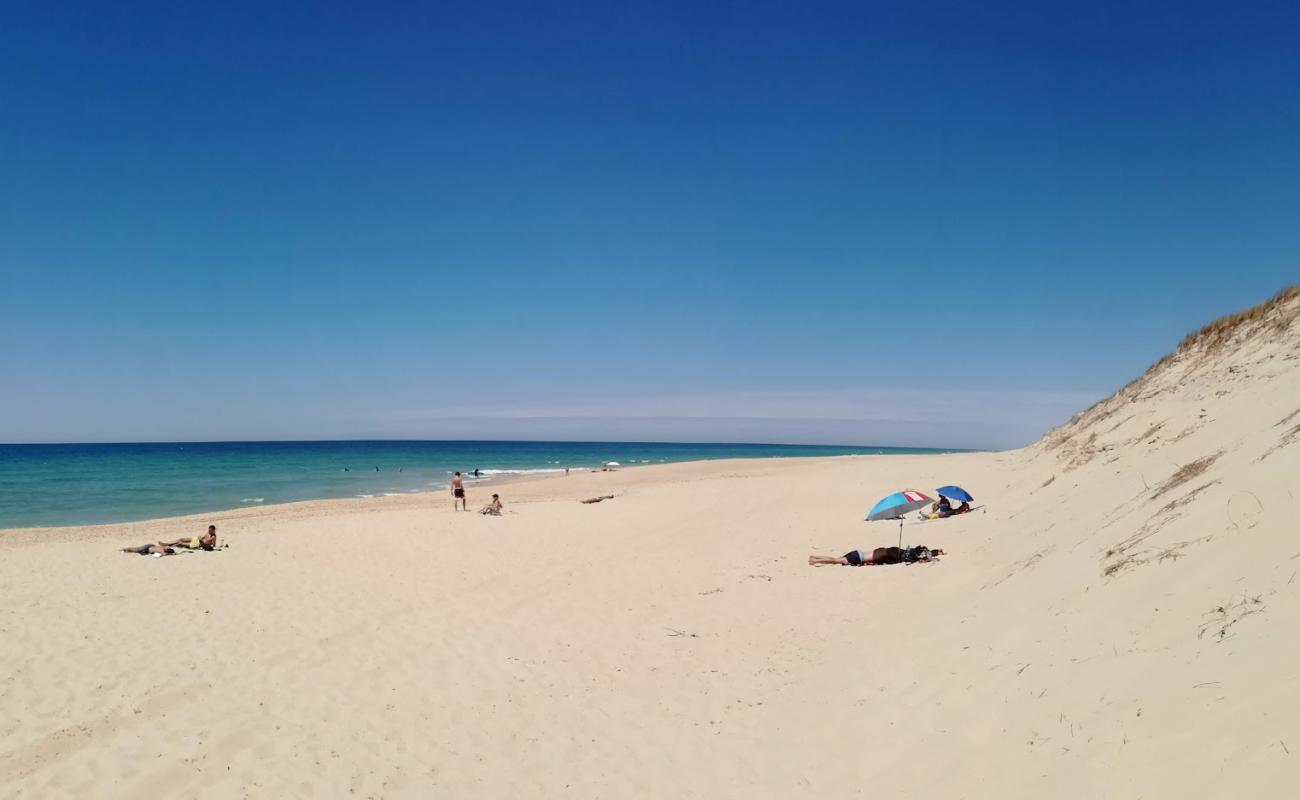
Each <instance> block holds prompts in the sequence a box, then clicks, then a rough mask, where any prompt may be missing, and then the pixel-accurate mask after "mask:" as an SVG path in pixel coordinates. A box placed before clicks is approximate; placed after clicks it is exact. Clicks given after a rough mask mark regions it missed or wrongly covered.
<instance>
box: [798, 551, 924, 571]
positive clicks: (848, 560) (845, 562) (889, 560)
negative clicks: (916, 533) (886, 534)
mask: <svg viewBox="0 0 1300 800" xmlns="http://www.w3.org/2000/svg"><path fill="white" fill-rule="evenodd" d="M941 555H944V552H943V551H942V550H930V549H929V548H926V547H908V548H902V547H877V548H876V549H875V550H872V551H870V552H868V551H866V550H850V551H849V552H847V553H845V554H844V555H842V556H838V557H836V556H818V555H811V556H808V564H809V565H811V566H814V567H823V566H826V565H828V564H839V565H840V566H844V567H874V566H877V565H880V564H904V563H907V564H918V563H925V562H927V561H931V560H933V559H934V558H935V557H936V556H941Z"/></svg>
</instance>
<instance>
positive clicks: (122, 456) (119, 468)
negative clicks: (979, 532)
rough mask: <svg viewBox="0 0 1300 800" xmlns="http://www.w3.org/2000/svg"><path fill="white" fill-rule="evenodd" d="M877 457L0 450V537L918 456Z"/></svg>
mask: <svg viewBox="0 0 1300 800" xmlns="http://www.w3.org/2000/svg"><path fill="white" fill-rule="evenodd" d="M927 452H941V451H936V450H917V449H905V448H889V447H823V446H815V445H807V446H804V445H770V444H665V443H636V442H463V441H462V442H422V441H411V442H402V441H376V442H355V441H349V442H187V443H156V444H0V528H14V527H29V526H45V525H88V524H97V523H106V522H126V521H132V520H141V519H153V518H156V517H167V516H176V515H180V514H197V513H202V512H208V511H220V510H224V509H230V508H240V507H243V506H249V505H269V504H272V503H288V502H293V501H296V500H318V499H324V498H332V497H368V496H374V495H382V494H401V493H408V492H420V491H428V490H431V489H434V488H438V487H445V486H447V483H448V480H449V479H450V476H451V473H452V472H453V471H454V470H460V471H462V472H469V471H471V470H474V469H476V468H477V469H479V470H480V471H481V472H482V473H483V475H484V476H485V478H486V479H487V480H490V479H491V477H492V476H496V475H508V474H522V473H532V472H537V473H541V472H549V471H560V472H562V471H564V469H565V468H566V467H570V468H574V469H581V468H589V467H599V466H600V465H602V464H604V463H606V462H609V461H617V462H619V463H620V464H621V465H622V466H623V467H635V466H637V465H641V464H656V463H666V462H674V461H698V460H704V459H717V458H770V457H782V456H836V455H852V454H866V453H877V454H883V453H927Z"/></svg>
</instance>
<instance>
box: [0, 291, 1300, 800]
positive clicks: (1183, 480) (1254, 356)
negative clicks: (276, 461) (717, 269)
mask: <svg viewBox="0 0 1300 800" xmlns="http://www.w3.org/2000/svg"><path fill="white" fill-rule="evenodd" d="M1298 314H1300V293H1296V292H1294V291H1293V292H1292V293H1291V294H1290V295H1287V296H1286V297H1284V298H1283V299H1281V300H1280V301H1278V302H1275V303H1273V304H1271V305H1269V306H1267V307H1265V308H1263V309H1262V310H1259V311H1257V312H1254V313H1253V314H1249V315H1245V316H1244V317H1243V318H1241V319H1238V320H1235V321H1232V322H1230V323H1224V324H1223V325H1220V326H1219V327H1218V328H1211V329H1207V333H1206V334H1205V335H1204V336H1202V337H1201V338H1198V339H1194V340H1192V341H1189V342H1188V343H1187V344H1185V345H1184V347H1183V348H1182V349H1181V350H1180V351H1179V352H1178V354H1176V355H1175V356H1174V357H1173V358H1171V359H1169V360H1167V361H1166V362H1163V363H1162V364H1160V365H1158V366H1157V367H1156V368H1154V369H1153V370H1152V372H1150V373H1149V374H1148V375H1147V376H1146V377H1144V378H1143V379H1142V380H1140V381H1138V382H1136V383H1135V384H1134V385H1132V386H1130V387H1128V388H1126V389H1125V390H1123V391H1121V392H1120V393H1118V394H1117V395H1116V396H1114V397H1113V398H1111V399H1110V400H1108V401H1105V402H1103V403H1102V404H1099V405H1098V406H1097V407H1095V408H1093V409H1091V410H1089V411H1088V412H1087V413H1084V414H1081V415H1080V416H1079V417H1077V418H1076V419H1074V420H1073V421H1071V422H1069V423H1068V424H1066V425H1064V426H1062V427H1061V428H1058V429H1057V430H1055V431H1053V432H1051V433H1049V434H1048V435H1047V436H1046V437H1045V438H1044V439H1043V440H1042V441H1040V442H1039V443H1037V444H1036V445H1034V446H1032V447H1029V448H1026V449H1023V450H1019V451H1014V452H1003V453H972V454H955V455H943V456H864V457H852V458H830V459H791V460H754V461H719V462H701V463H691V464H680V465H665V466H649V467H642V468H636V469H626V470H621V471H618V472H608V473H574V474H572V475H569V476H554V477H546V478H540V479H533V480H527V481H518V482H513V483H507V484H502V485H501V488H500V490H499V491H500V492H501V494H502V495H503V500H504V502H505V504H506V509H507V513H506V515H505V516H503V517H501V518H490V517H483V516H479V515H477V514H455V513H452V510H451V502H450V499H449V498H448V497H447V496H446V495H445V494H442V493H438V494H427V495H414V496H409V497H387V498H375V499H370V500H347V501H322V502H311V503H301V504H294V505H287V506H277V507H268V508H253V509H243V510H238V511H230V512H224V513H217V514H207V515H202V516H195V517H189V518H183V519H170V520H157V521H151V522H147V523H139V524H124V525H112V526H101V527H86V528H58V529H48V530H16V531H5V532H2V533H0V797H14V798H49V797H78V798H89V797H112V798H160V797H187V798H225V797H266V798H284V797H295V798H305V797H347V796H354V795H355V796H359V797H402V798H405V797H410V798H417V797H419V798H423V797H519V798H537V797H578V798H596V797H601V798H624V797H681V798H730V797H736V798H740V797H744V798H754V797H763V798H791V797H817V798H840V797H845V798H848V797H872V798H892V797H899V798H963V797H968V798H984V797H987V798H1006V797H1078V798H1098V797H1115V798H1120V797H1123V798H1139V797H1141V798H1148V799H1149V798H1187V797H1204V798H1241V797H1261V798H1262V797H1291V796H1295V795H1296V794H1297V792H1300V658H1298V656H1300V640H1297V638H1296V633H1295V632H1296V631H1297V630H1298V629H1300V577H1298V575H1300V540H1298V539H1297V533H1298V532H1300V526H1298V525H1297V523H1296V519H1297V514H1296V507H1297V503H1300V498H1297V497H1296V495H1295V492H1296V476H1297V475H1300V322H1297V315H1298ZM947 483H957V484H960V485H962V486H965V487H967V488H968V489H970V491H971V492H972V493H973V494H974V495H975V496H976V498H977V500H978V502H979V503H981V504H983V505H984V506H985V509H984V510H983V511H981V512H977V513H974V514H969V515H965V516H961V517H957V518H953V519H949V520H937V521H929V522H924V523H914V522H910V521H909V523H908V524H907V525H906V526H905V527H904V531H903V539H904V543H905V544H926V545H929V546H931V547H942V548H944V549H945V550H947V551H948V555H947V556H946V557H944V558H943V559H941V560H940V561H939V562H938V563H931V564H921V565H907V566H904V565H894V566H878V567H864V568H848V567H838V566H831V567H820V568H814V567H810V566H809V565H808V564H807V557H808V555H809V553H813V552H816V553H825V554H831V555H839V554H842V553H844V552H845V551H847V550H850V549H857V548H871V547H877V546H888V545H892V544H895V543H896V542H897V539H898V525H897V524H896V523H889V522H880V523H866V522H864V521H863V517H864V516H865V514H866V511H867V510H868V509H869V508H870V507H871V505H872V504H873V503H874V502H875V501H876V500H878V499H879V498H880V497H882V496H884V495H886V494H888V493H890V492H893V491H896V490H899V489H903V488H912V487H914V488H917V489H921V490H923V491H927V492H929V491H933V489H934V487H936V486H939V485H942V484H947ZM595 495H613V498H612V499H610V500H606V501H604V502H602V503H599V504H591V505H584V504H581V503H579V502H578V500H580V499H582V498H587V497H591V496H595ZM487 499H488V492H487V491H486V490H485V489H484V488H482V487H475V488H473V489H471V492H470V507H471V509H474V508H477V507H478V506H481V505H482V504H483V503H485V502H487ZM209 523H212V524H216V525H218V526H219V532H220V535H221V537H222V540H223V541H226V542H229V544H230V548H229V549H227V550H224V551H221V552H215V553H194V554H186V555H181V556H178V557H169V558H159V559H154V558H144V557H137V556H133V555H126V554H123V553H120V552H117V548H121V547H124V546H127V545H134V544H140V543H143V542H147V541H153V540H157V539H159V538H163V537H166V538H175V537H179V536H182V535H191V534H194V533H197V532H200V531H201V530H202V529H203V527H205V526H206V525H207V524H209Z"/></svg>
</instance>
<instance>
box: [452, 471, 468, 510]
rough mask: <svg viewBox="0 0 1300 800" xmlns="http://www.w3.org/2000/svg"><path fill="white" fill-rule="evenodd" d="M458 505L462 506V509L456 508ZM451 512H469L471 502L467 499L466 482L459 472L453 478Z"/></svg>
mask: <svg viewBox="0 0 1300 800" xmlns="http://www.w3.org/2000/svg"><path fill="white" fill-rule="evenodd" d="M457 503H459V504H460V506H461V507H460V508H457V507H456V504H457ZM451 510H452V511H462V510H463V511H469V501H468V500H466V499H465V481H464V480H462V479H461V477H460V473H459V472H457V473H456V474H455V475H452V476H451Z"/></svg>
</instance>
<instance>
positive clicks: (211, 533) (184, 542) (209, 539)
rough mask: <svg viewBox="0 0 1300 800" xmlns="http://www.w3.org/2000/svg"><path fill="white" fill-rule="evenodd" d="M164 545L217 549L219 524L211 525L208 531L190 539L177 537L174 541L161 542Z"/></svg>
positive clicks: (189, 548) (188, 548)
mask: <svg viewBox="0 0 1300 800" xmlns="http://www.w3.org/2000/svg"><path fill="white" fill-rule="evenodd" d="M158 544H160V545H162V546H163V547H184V548H185V549H187V550H216V549H217V526H216V525H209V526H208V532H207V533H205V534H203V535H202V536H194V537H191V538H189V539H177V540H176V541H174V542H159V543H158Z"/></svg>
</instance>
